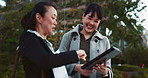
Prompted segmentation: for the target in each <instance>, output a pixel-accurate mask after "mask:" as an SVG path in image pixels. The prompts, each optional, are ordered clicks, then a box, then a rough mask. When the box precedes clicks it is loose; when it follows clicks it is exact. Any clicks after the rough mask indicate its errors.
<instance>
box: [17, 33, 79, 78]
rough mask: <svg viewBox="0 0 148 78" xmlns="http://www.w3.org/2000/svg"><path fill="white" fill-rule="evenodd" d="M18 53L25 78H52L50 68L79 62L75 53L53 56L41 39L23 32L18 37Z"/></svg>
mask: <svg viewBox="0 0 148 78" xmlns="http://www.w3.org/2000/svg"><path fill="white" fill-rule="evenodd" d="M20 51H21V52H22V58H23V66H24V71H25V75H26V78H41V70H43V73H44V78H54V75H53V71H52V68H54V67H58V66H62V65H66V64H70V63H75V62H77V61H79V59H78V57H77V54H76V51H71V52H62V53H60V54H53V53H52V51H51V50H50V49H49V48H48V46H47V45H46V44H45V43H44V41H43V39H42V38H40V37H38V36H36V35H35V34H33V33H30V32H27V31H24V32H23V33H22V35H21V37H20Z"/></svg>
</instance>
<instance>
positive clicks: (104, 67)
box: [93, 61, 108, 75]
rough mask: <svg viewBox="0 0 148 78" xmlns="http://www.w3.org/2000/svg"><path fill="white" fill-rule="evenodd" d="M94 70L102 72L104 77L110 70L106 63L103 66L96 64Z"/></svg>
mask: <svg viewBox="0 0 148 78" xmlns="http://www.w3.org/2000/svg"><path fill="white" fill-rule="evenodd" d="M93 69H95V70H97V71H98V72H100V73H101V74H102V75H106V74H108V69H107V66H106V61H105V62H104V63H102V64H96V67H93Z"/></svg>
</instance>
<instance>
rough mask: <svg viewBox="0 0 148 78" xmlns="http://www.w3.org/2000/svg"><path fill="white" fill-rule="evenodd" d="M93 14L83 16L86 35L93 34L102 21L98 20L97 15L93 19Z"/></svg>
mask: <svg viewBox="0 0 148 78" xmlns="http://www.w3.org/2000/svg"><path fill="white" fill-rule="evenodd" d="M91 14H92V13H91V12H90V13H89V14H87V15H86V16H84V15H83V16H82V21H83V26H84V27H83V31H84V32H85V33H93V32H94V31H95V30H97V28H98V26H99V24H100V20H99V19H98V17H97V15H96V13H95V15H94V16H93V17H91Z"/></svg>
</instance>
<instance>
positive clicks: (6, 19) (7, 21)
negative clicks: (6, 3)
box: [0, 3, 34, 78]
mask: <svg viewBox="0 0 148 78" xmlns="http://www.w3.org/2000/svg"><path fill="white" fill-rule="evenodd" d="M33 5H34V4H33V3H30V4H28V5H27V6H26V7H22V9H19V10H12V9H8V11H4V12H3V13H1V14H0V17H1V20H0V59H1V61H0V78H8V77H10V75H11V74H12V67H13V62H14V58H15V55H16V47H17V46H18V45H19V36H20V34H21V32H22V31H23V29H22V27H21V25H20V20H21V18H22V16H23V15H25V14H26V13H27V12H28V11H29V10H30V9H31V8H32V7H33ZM22 68H23V67H22V66H21V65H20V66H19V67H18V70H17V78H24V75H23V74H24V71H23V69H22Z"/></svg>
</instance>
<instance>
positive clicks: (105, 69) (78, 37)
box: [59, 3, 113, 78]
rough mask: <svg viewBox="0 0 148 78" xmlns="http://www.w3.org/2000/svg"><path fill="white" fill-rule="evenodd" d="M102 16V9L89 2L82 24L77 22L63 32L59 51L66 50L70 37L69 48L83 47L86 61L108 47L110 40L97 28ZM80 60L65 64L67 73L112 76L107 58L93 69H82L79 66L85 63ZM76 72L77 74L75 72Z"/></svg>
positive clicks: (85, 76)
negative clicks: (74, 25) (69, 29)
mask: <svg viewBox="0 0 148 78" xmlns="http://www.w3.org/2000/svg"><path fill="white" fill-rule="evenodd" d="M102 18H103V9H102V7H101V6H100V5H98V4H96V3H92V4H90V5H89V6H88V7H87V8H86V10H85V12H84V14H83V16H82V23H83V25H82V24H78V25H77V26H76V27H75V28H74V29H73V30H71V31H69V32H67V33H65V34H64V36H63V38H62V41H61V44H60V48H59V50H60V51H62V52H63V51H67V49H66V48H67V45H68V42H70V38H71V37H72V40H71V44H70V50H78V49H83V50H85V52H86V54H87V58H86V62H87V61H89V60H91V59H93V58H95V57H96V56H98V55H100V54H101V53H103V52H104V51H106V50H107V49H109V48H110V42H109V40H108V38H107V37H106V36H103V35H102V34H101V33H99V31H98V30H97V29H98V27H99V24H100V22H101V19H102ZM86 62H85V61H83V60H80V62H79V63H74V64H69V65H66V68H67V71H68V74H69V75H72V76H73V75H74V76H75V77H74V78H102V77H103V78H112V77H113V76H112V70H111V60H107V61H106V62H104V64H98V65H96V66H97V67H94V69H95V71H93V70H85V69H82V68H81V66H82V65H83V64H85V63H86ZM76 72H78V73H77V74H75V73H76Z"/></svg>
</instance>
